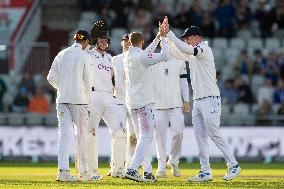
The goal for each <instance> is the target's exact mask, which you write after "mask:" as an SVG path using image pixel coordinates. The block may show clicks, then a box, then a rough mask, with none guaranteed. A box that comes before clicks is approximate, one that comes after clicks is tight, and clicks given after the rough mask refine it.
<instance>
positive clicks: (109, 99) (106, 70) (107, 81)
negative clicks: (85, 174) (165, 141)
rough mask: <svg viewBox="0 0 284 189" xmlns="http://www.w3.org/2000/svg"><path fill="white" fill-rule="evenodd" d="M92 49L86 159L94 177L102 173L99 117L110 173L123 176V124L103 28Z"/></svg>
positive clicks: (107, 37) (106, 34)
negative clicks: (108, 142) (105, 130)
mask: <svg viewBox="0 0 284 189" xmlns="http://www.w3.org/2000/svg"><path fill="white" fill-rule="evenodd" d="M104 24H105V23H103V22H100V21H99V22H97V23H96V24H95V26H94V27H97V28H98V30H100V26H101V25H104ZM93 41H94V44H96V47H95V49H92V50H89V51H88V53H89V54H90V55H91V59H92V61H91V71H92V74H93V81H92V92H91V100H90V118H89V128H90V130H89V131H90V132H89V134H88V156H89V157H88V159H89V161H88V162H89V164H90V168H91V170H92V171H93V172H94V173H97V176H98V177H97V180H99V179H101V178H102V176H101V175H100V174H99V173H98V140H97V134H98V133H97V130H98V127H99V123H100V120H101V118H103V120H104V121H105V123H106V124H107V126H108V127H109V131H110V134H111V137H112V149H111V152H112V155H111V156H112V166H111V167H112V173H111V175H112V176H113V177H124V163H125V150H126V128H125V124H124V123H123V120H122V118H121V117H120V113H119V110H120V109H119V107H118V105H117V104H116V100H115V98H114V97H113V96H112V93H113V92H112V91H113V84H112V77H113V70H112V63H111V60H112V57H111V55H110V54H108V53H107V52H106V50H107V47H108V45H109V43H110V36H109V34H108V31H107V30H101V31H99V33H98V34H97V36H96V38H95V39H93Z"/></svg>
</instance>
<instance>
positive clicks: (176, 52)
mask: <svg viewBox="0 0 284 189" xmlns="http://www.w3.org/2000/svg"><path fill="white" fill-rule="evenodd" d="M169 54H170V57H174V58H176V59H179V60H183V61H189V60H188V58H189V57H188V55H187V54H185V53H183V52H181V51H180V50H179V49H178V48H177V47H176V46H175V44H174V43H173V42H172V41H170V40H169Z"/></svg>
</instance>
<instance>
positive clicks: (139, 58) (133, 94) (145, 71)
mask: <svg viewBox="0 0 284 189" xmlns="http://www.w3.org/2000/svg"><path fill="white" fill-rule="evenodd" d="M161 30H162V29H161V27H159V32H160V34H161V35H162V36H163V35H164V33H163V31H161ZM158 36H159V35H158ZM158 38H159V37H158ZM130 42H131V46H130V48H129V50H128V52H126V55H125V57H124V59H123V62H124V69H125V74H126V98H125V99H126V106H127V108H128V111H129V112H130V116H131V119H132V122H133V125H134V128H135V130H136V131H138V132H139V133H138V138H139V140H138V144H137V146H136V149H135V153H134V156H133V159H132V161H131V163H130V165H129V167H128V169H127V173H126V178H129V179H132V180H135V181H140V182H141V181H146V182H155V181H156V177H155V176H154V175H153V173H152V165H151V147H152V146H151V144H152V140H153V132H154V125H155V121H154V112H153V104H154V96H153V84H152V73H151V70H150V69H149V68H148V66H150V65H153V64H155V63H158V62H162V61H165V60H167V59H168V44H167V41H166V39H165V37H162V39H161V42H162V46H163V48H162V50H161V52H160V53H154V51H155V49H156V47H157V45H158V43H159V40H157V38H156V39H155V40H154V41H153V42H152V43H151V44H150V46H149V47H150V48H149V47H148V48H146V49H145V50H142V46H143V43H144V40H143V34H142V33H139V32H133V33H131V35H130ZM143 161H144V162H143ZM142 162H143V164H144V165H142V166H143V169H144V178H142V177H140V176H139V174H138V168H139V166H140V165H141V163H142Z"/></svg>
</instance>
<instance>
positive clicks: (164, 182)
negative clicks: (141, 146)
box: [0, 162, 284, 189]
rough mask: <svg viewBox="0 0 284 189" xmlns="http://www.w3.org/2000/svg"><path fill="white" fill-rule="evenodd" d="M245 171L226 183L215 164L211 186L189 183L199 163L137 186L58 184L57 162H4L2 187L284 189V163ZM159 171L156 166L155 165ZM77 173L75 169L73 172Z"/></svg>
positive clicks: (110, 182)
mask: <svg viewBox="0 0 284 189" xmlns="http://www.w3.org/2000/svg"><path fill="white" fill-rule="evenodd" d="M240 165H241V167H242V169H243V170H242V172H241V174H240V177H239V178H237V179H236V180H234V181H231V182H226V181H223V180H222V178H223V176H224V174H225V172H226V166H225V164H223V163H212V168H213V176H214V179H213V181H211V182H207V183H187V182H186V180H187V178H188V177H190V176H193V175H194V174H196V173H197V172H198V169H199V165H198V164H197V163H192V164H181V165H180V167H181V168H182V169H181V172H182V177H180V178H175V177H173V176H171V173H170V170H168V178H165V179H158V182H156V183H137V182H134V181H130V180H126V179H113V178H110V177H106V176H105V177H104V179H103V180H101V181H98V182H77V183H60V182H56V181H55V178H56V172H57V167H56V164H55V163H37V164H32V163H24V162H9V163H7V162H0V188H1V189H2V188H12V189H17V188H21V189H25V188H34V189H38V188H46V189H52V188H56V189H61V188H96V189H101V188H103V189H108V188H115V189H122V188H123V189H125V188H126V189H128V188H135V189H139V188H146V189H157V188H164V189H166V188H167V189H172V188H177V189H179V188H187V189H189V188H284V163H271V164H261V163H240ZM154 169H155V170H156V166H155V165H154ZM107 171H108V165H107V164H102V165H100V172H101V173H102V174H104V175H105V174H106V173H107ZM72 172H73V173H75V171H74V169H73V170H72Z"/></svg>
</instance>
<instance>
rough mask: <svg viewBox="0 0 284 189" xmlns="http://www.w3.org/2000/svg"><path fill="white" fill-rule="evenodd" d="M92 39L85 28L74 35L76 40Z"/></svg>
mask: <svg viewBox="0 0 284 189" xmlns="http://www.w3.org/2000/svg"><path fill="white" fill-rule="evenodd" d="M87 39H90V34H89V33H88V32H87V31H85V30H79V31H77V32H76V33H75V35H74V40H87Z"/></svg>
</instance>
